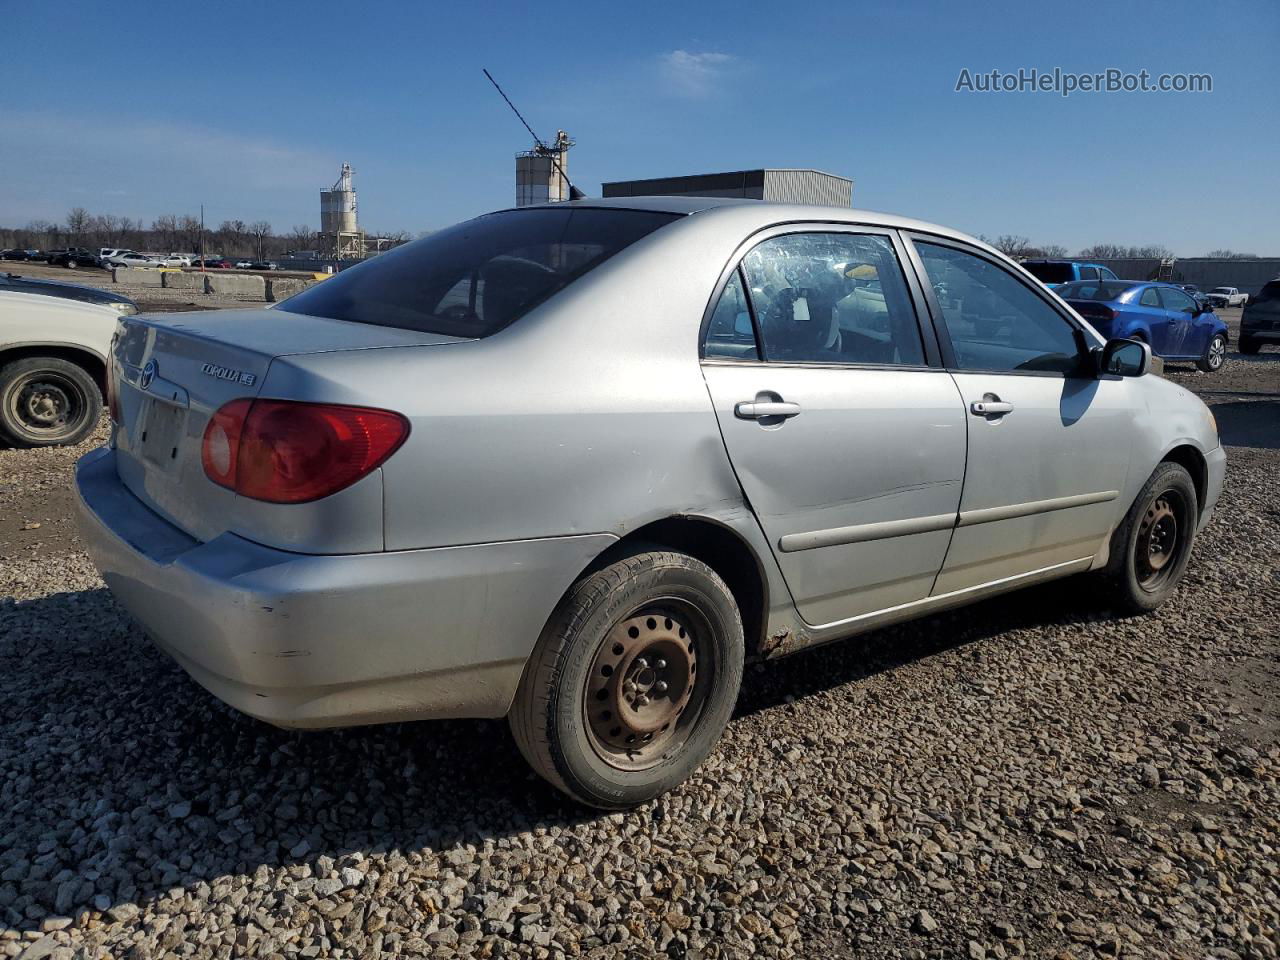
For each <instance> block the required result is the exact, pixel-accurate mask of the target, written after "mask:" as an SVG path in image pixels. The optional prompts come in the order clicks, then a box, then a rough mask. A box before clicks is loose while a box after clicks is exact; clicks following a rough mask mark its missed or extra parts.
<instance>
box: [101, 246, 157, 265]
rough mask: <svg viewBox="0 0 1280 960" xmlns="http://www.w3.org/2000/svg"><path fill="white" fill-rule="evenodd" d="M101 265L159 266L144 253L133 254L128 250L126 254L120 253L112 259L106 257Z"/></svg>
mask: <svg viewBox="0 0 1280 960" xmlns="http://www.w3.org/2000/svg"><path fill="white" fill-rule="evenodd" d="M103 263H104V264H105V265H106V266H108V267H158V266H161V263H160V261H159V260H157V259H156V258H155V257H149V256H147V255H146V254H145V253H134V252H133V251H132V250H130V251H129V252H127V253H120V254H117V255H116V256H114V257H107V259H106V260H104V261H103Z"/></svg>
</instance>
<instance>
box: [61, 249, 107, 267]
mask: <svg viewBox="0 0 1280 960" xmlns="http://www.w3.org/2000/svg"><path fill="white" fill-rule="evenodd" d="M48 259H49V266H51V267H67V268H68V269H71V270H75V269H76V268H77V267H97V266H101V264H100V263H99V261H98V255H97V254H96V253H94V252H93V251H91V250H84V249H81V248H80V247H67V248H66V249H64V250H50V251H49V258H48Z"/></svg>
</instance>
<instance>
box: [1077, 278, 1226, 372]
mask: <svg viewBox="0 0 1280 960" xmlns="http://www.w3.org/2000/svg"><path fill="white" fill-rule="evenodd" d="M1053 292H1054V293H1056V294H1057V295H1058V296H1060V297H1061V298H1062V299H1063V300H1065V301H1067V303H1069V304H1071V306H1072V308H1074V310H1075V311H1076V313H1078V314H1080V316H1082V317H1084V319H1085V320H1087V321H1088V322H1089V325H1090V326H1091V327H1093V329H1095V330H1097V331H1098V333H1100V334H1102V336H1103V337H1104V338H1107V339H1110V338H1112V337H1115V338H1125V339H1130V340H1141V341H1143V342H1144V343H1146V344H1148V345H1149V346H1150V347H1151V352H1152V353H1154V354H1155V355H1156V356H1157V357H1164V358H1165V359H1167V360H1194V361H1195V362H1196V365H1197V366H1199V367H1200V369H1201V370H1203V371H1205V372H1206V373H1212V372H1214V371H1215V370H1218V369H1219V368H1221V366H1222V362H1223V360H1225V359H1226V356H1227V325H1226V324H1225V323H1223V321H1222V319H1221V318H1220V317H1219V316H1218V315H1217V314H1216V313H1214V312H1213V308H1212V307H1210V306H1209V305H1208V304H1207V303H1206V304H1200V303H1197V302H1196V301H1195V300H1194V299H1192V297H1191V295H1190V294H1189V293H1187V292H1186V291H1185V290H1183V289H1182V288H1180V287H1176V286H1174V285H1173V284H1172V283H1144V282H1142V281H1134V280H1077V281H1075V282H1074V283H1064V284H1060V285H1059V286H1057V287H1055V288H1054V291H1053Z"/></svg>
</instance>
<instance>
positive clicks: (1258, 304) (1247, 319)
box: [1240, 277, 1280, 353]
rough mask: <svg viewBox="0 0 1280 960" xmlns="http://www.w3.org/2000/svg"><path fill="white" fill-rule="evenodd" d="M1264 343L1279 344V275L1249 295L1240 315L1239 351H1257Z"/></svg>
mask: <svg viewBox="0 0 1280 960" xmlns="http://www.w3.org/2000/svg"><path fill="white" fill-rule="evenodd" d="M1264 343H1275V344H1280V277H1277V278H1276V279H1275V280H1272V281H1270V282H1268V283H1267V284H1266V286H1264V287H1263V288H1262V292H1261V293H1259V294H1258V295H1257V296H1256V297H1251V298H1250V299H1249V302H1248V303H1246V304H1245V305H1244V313H1242V314H1241V315H1240V352H1241V353H1257V352H1258V351H1259V350H1260V349H1262V345H1263V344H1264Z"/></svg>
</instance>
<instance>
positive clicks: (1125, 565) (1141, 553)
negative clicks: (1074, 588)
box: [1105, 463, 1200, 613]
mask: <svg viewBox="0 0 1280 960" xmlns="http://www.w3.org/2000/svg"><path fill="white" fill-rule="evenodd" d="M1199 519H1200V508H1199V503H1198V500H1197V498H1196V488H1195V484H1194V483H1192V481H1191V475H1190V474H1189V473H1187V471H1186V468H1185V467H1183V466H1181V465H1179V464H1176V463H1162V464H1160V466H1158V467H1156V469H1155V472H1154V473H1152V474H1151V478H1150V479H1149V480H1148V481H1147V482H1146V485H1145V486H1144V487H1143V488H1142V492H1141V493H1140V494H1138V497H1137V499H1136V500H1134V502H1133V506H1131V507H1130V508H1129V512H1128V513H1127V514H1125V518H1124V520H1123V521H1122V522H1121V524H1120V526H1119V527H1117V528H1116V531H1115V533H1113V534H1112V536H1111V560H1110V562H1109V563H1108V565H1107V571H1106V574H1105V576H1106V577H1107V578H1108V579H1109V580H1110V582H1111V586H1112V589H1113V593H1114V595H1115V598H1116V601H1117V602H1118V604H1119V605H1120V607H1121V608H1122V609H1123V610H1125V611H1126V612H1129V613H1146V612H1148V611H1150V610H1154V609H1155V608H1156V607H1158V606H1160V604H1162V603H1164V601H1165V600H1166V599H1168V597H1169V594H1171V593H1172V592H1173V590H1174V588H1175V587H1177V585H1178V582H1179V581H1180V580H1181V579H1182V574H1183V573H1184V572H1185V571H1186V568H1187V562H1188V561H1189V560H1190V559H1191V548H1192V546H1193V545H1194V543H1195V538H1196V527H1197V525H1198V523H1199Z"/></svg>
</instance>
